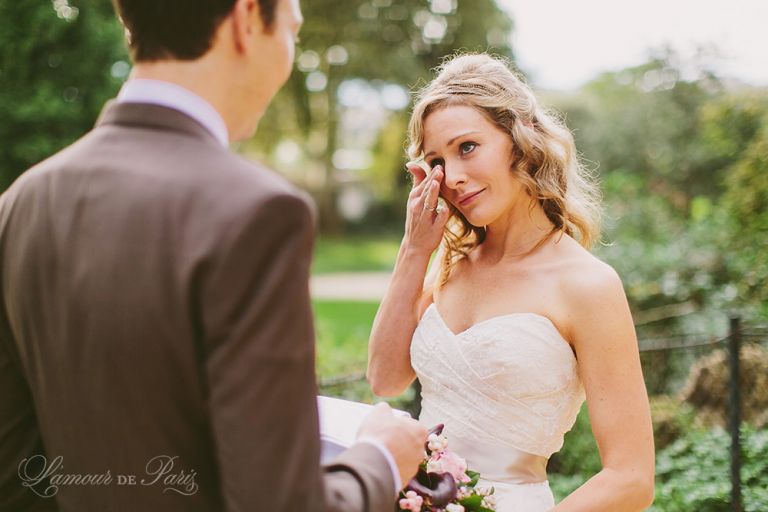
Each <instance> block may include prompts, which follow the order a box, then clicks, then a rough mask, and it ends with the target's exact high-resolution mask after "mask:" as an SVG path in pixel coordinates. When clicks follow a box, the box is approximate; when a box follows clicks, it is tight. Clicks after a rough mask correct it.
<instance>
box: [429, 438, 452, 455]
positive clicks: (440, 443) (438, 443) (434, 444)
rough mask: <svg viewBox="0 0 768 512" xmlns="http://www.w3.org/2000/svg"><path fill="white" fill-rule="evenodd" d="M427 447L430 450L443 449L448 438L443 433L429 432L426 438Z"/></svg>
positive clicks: (439, 450) (438, 450)
mask: <svg viewBox="0 0 768 512" xmlns="http://www.w3.org/2000/svg"><path fill="white" fill-rule="evenodd" d="M427 443H428V444H427V447H428V448H429V451H431V452H442V451H445V449H446V447H447V446H448V439H447V438H446V437H445V436H444V435H442V434H441V435H437V434H429V437H428V438H427Z"/></svg>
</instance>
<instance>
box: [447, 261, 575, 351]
mask: <svg viewBox="0 0 768 512" xmlns="http://www.w3.org/2000/svg"><path fill="white" fill-rule="evenodd" d="M463 274H464V275H459V276H456V279H454V278H453V276H452V277H451V279H449V280H448V282H447V283H446V284H445V285H444V286H443V287H442V288H441V289H440V291H439V292H438V293H436V294H435V296H434V304H435V307H436V308H437V309H438V312H439V313H440V315H441V317H442V318H443V319H444V322H445V323H446V325H448V327H449V328H450V329H451V330H452V331H453V332H463V331H466V330H467V329H469V328H471V327H472V326H474V325H477V324H481V323H484V322H487V321H489V320H491V319H494V318H502V317H509V316H514V315H524V314H532V315H535V316H538V317H543V318H546V319H547V320H549V322H550V323H552V325H553V326H554V327H555V329H557V330H558V332H559V333H561V336H562V337H564V338H565V339H566V340H568V338H566V337H565V333H566V332H567V330H566V329H567V326H566V325H565V323H564V322H563V320H562V318H563V317H564V316H565V313H564V311H565V306H564V305H563V304H561V301H562V297H559V295H558V289H557V286H556V284H555V283H551V282H550V283H547V282H546V281H547V279H542V278H537V277H536V276H534V275H528V276H518V277H517V278H512V277H511V276H495V277H494V276H490V277H485V276H484V277H483V278H479V277H478V276H474V277H472V276H470V275H467V274H466V273H463ZM569 344H570V341H569Z"/></svg>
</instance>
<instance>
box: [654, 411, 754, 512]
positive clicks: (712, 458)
mask: <svg viewBox="0 0 768 512" xmlns="http://www.w3.org/2000/svg"><path fill="white" fill-rule="evenodd" d="M741 439H742V454H741V458H742V472H741V474H742V508H743V510H744V511H745V512H763V511H765V510H768V430H765V429H763V430H757V431H756V430H754V429H753V428H751V427H749V426H748V425H744V426H743V427H742V430H741ZM730 444H731V436H730V434H729V433H728V432H726V431H724V430H722V429H713V430H706V431H704V430H691V431H690V432H688V433H686V435H685V436H683V437H682V438H680V439H678V440H677V441H675V442H674V443H673V444H672V445H670V446H669V447H668V448H665V449H664V450H662V451H660V452H659V454H658V456H657V464H656V476H657V483H656V499H655V500H654V504H653V507H651V508H650V509H649V510H651V511H663V512H688V511H690V510H697V511H702V512H727V511H729V510H732V509H731V506H730V503H731V484H730V480H729V475H730V460H731V459H730V452H729V449H730Z"/></svg>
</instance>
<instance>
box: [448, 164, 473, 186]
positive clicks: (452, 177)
mask: <svg viewBox="0 0 768 512" xmlns="http://www.w3.org/2000/svg"><path fill="white" fill-rule="evenodd" d="M443 173H444V176H445V177H444V178H443V183H444V184H445V186H446V187H448V188H451V189H455V188H458V187H459V186H461V185H465V184H466V183H467V175H466V172H465V170H464V168H463V166H462V165H461V164H457V163H453V164H451V163H448V162H446V163H445V164H444V165H443Z"/></svg>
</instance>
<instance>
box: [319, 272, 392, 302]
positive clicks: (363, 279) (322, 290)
mask: <svg viewBox="0 0 768 512" xmlns="http://www.w3.org/2000/svg"><path fill="white" fill-rule="evenodd" d="M389 279H390V274H389V272H354V273H341V274H321V275H317V276H313V277H312V279H311V280H310V290H311V293H312V298H314V299H326V300H357V301H380V300H381V299H382V297H384V293H385V292H386V291H387V286H388V285H389Z"/></svg>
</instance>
